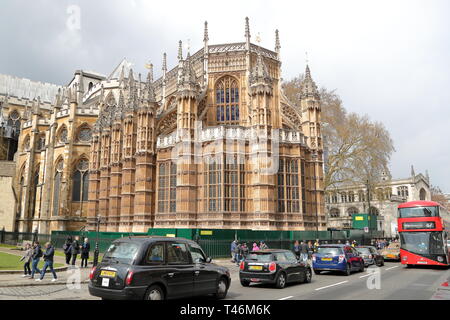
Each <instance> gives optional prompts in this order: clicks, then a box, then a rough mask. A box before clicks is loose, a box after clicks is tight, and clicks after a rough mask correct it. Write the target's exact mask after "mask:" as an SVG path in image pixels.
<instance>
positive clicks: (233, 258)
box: [230, 240, 238, 263]
mask: <svg viewBox="0 0 450 320" xmlns="http://www.w3.org/2000/svg"><path fill="white" fill-rule="evenodd" d="M237 245H238V244H237V240H233V242H231V246H230V252H231V262H233V263H234V262H236V248H237Z"/></svg>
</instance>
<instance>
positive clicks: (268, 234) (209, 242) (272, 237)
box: [51, 228, 383, 258]
mask: <svg viewBox="0 0 450 320" xmlns="http://www.w3.org/2000/svg"><path fill="white" fill-rule="evenodd" d="M146 235H149V236H150V235H154V236H168V237H181V238H186V239H191V240H194V241H197V242H198V243H199V244H200V246H201V247H202V248H203V249H204V250H205V252H206V253H207V254H208V255H209V256H211V257H212V258H225V257H230V256H231V252H230V246H231V242H232V241H233V240H234V239H236V240H238V241H239V242H246V243H247V245H248V246H249V247H252V244H253V243H254V242H256V243H259V242H260V241H265V243H266V244H267V245H268V246H269V248H280V249H291V248H292V246H293V243H294V241H295V240H299V241H312V242H314V241H315V240H316V239H319V240H320V241H321V243H323V242H324V241H327V242H328V243H335V242H338V241H341V242H342V243H344V242H345V241H346V240H356V241H357V242H358V244H370V243H371V239H374V238H382V237H383V235H382V233H381V232H379V231H373V230H369V232H368V233H366V232H364V230H356V229H351V230H344V231H263V230H226V229H174V228H172V229H170V228H168V229H160V228H154V229H149V230H148V231H147V232H146V233H128V232H99V233H98V234H97V232H94V231H53V232H52V235H51V239H52V242H53V243H54V245H55V246H56V248H62V246H63V245H64V242H65V241H66V239H67V237H68V236H72V237H74V236H79V237H80V239H82V238H84V237H87V238H89V241H90V243H91V248H92V250H93V248H94V245H95V243H96V242H97V239H98V244H99V250H100V252H105V251H106V250H107V248H108V247H109V246H110V244H111V243H112V242H113V241H114V240H115V239H118V238H122V237H128V236H146ZM97 237H98V238H97Z"/></svg>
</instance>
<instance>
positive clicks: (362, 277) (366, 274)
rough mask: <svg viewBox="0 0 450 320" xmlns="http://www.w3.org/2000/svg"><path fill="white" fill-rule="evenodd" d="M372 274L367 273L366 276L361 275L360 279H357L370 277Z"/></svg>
mask: <svg viewBox="0 0 450 320" xmlns="http://www.w3.org/2000/svg"><path fill="white" fill-rule="evenodd" d="M371 274H372V273H368V274H365V275H363V276H361V277H359V278H360V279H361V278H365V277H368V276H370V275H371Z"/></svg>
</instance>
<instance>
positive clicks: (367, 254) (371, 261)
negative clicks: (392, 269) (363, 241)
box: [356, 246, 384, 267]
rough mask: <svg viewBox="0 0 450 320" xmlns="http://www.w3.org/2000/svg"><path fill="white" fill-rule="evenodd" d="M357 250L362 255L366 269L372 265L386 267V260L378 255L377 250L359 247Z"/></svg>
mask: <svg viewBox="0 0 450 320" xmlns="http://www.w3.org/2000/svg"><path fill="white" fill-rule="evenodd" d="M356 250H357V251H358V252H359V254H360V255H361V258H363V260H364V265H365V266H366V267H368V266H370V265H376V266H378V267H382V266H384V258H383V256H382V255H381V254H379V253H378V251H377V249H376V248H375V247H372V246H358V247H356Z"/></svg>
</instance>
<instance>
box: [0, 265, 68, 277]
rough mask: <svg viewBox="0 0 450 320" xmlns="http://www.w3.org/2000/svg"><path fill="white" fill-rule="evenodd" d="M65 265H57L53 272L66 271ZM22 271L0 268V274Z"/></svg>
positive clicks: (19, 272)
mask: <svg viewBox="0 0 450 320" xmlns="http://www.w3.org/2000/svg"><path fill="white" fill-rule="evenodd" d="M67 268H68V267H67V266H66V267H59V268H54V270H55V272H61V271H67ZM21 273H23V270H0V276H1V275H4V274H21Z"/></svg>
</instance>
